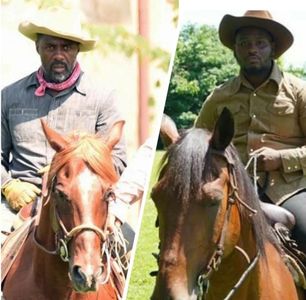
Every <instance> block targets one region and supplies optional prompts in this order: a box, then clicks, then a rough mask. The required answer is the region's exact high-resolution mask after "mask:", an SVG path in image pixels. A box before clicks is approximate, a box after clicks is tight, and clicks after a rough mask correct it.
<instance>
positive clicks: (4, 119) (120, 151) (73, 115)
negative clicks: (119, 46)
mask: <svg viewBox="0 0 306 300" xmlns="http://www.w3.org/2000/svg"><path fill="white" fill-rule="evenodd" d="M19 31H20V32H21V33H22V34H23V35H25V36H26V37H28V38H30V39H31V40H33V41H35V46H36V51H37V53H38V55H39V56H40V59H41V66H40V67H39V69H38V71H35V72H33V73H32V74H30V75H29V76H26V77H25V78H23V79H21V80H19V81H17V82H15V83H13V84H11V85H9V86H7V87H5V88H4V89H3V90H2V102H1V138H2V140H1V141H2V145H1V180H2V188H1V191H2V195H3V196H4V197H2V200H1V224H2V229H3V230H5V231H9V230H10V227H11V225H12V220H13V218H14V213H15V212H16V211H19V210H20V208H22V207H23V206H25V205H26V204H27V203H30V202H32V201H33V200H34V199H35V198H36V197H37V196H38V195H40V193H41V176H40V175H39V174H38V171H39V170H40V169H41V168H43V167H44V166H46V165H48V164H49V163H50V162H51V159H52V157H53V154H54V151H53V150H52V149H51V147H50V146H49V145H48V143H47V141H46V139H45V136H44V133H43V131H42V128H41V125H40V119H41V118H43V119H44V120H46V122H47V123H48V125H49V126H50V127H51V128H53V129H55V130H56V131H58V132H60V133H62V134H69V133H71V132H72V131H74V130H79V131H84V132H88V133H92V134H95V133H101V134H102V135H103V134H105V133H107V132H108V130H109V129H110V128H111V126H112V125H113V124H114V123H115V122H117V121H119V120H122V118H121V116H120V113H119V111H118V109H117V107H116V98H115V93H114V91H113V90H109V89H107V88H102V87H98V85H97V84H93V83H92V82H91V81H90V79H89V78H88V77H87V76H86V75H85V74H84V73H83V71H82V70H81V67H80V65H79V63H78V61H77V55H78V53H79V52H80V51H90V50H92V49H93V48H94V47H95V45H96V41H95V40H93V39H89V38H87V37H85V36H84V33H83V32H82V31H81V24H80V22H79V21H78V20H77V18H76V16H75V15H73V14H72V12H70V11H67V10H61V9H55V10H54V9H52V10H49V11H47V12H45V13H44V15H42V16H40V18H38V19H37V20H34V21H33V20H32V21H26V22H22V23H21V24H20V25H19ZM113 160H114V163H115V166H116V169H117V172H118V173H119V174H121V173H122V171H123V169H124V167H125V166H126V153H125V143H124V141H123V140H121V141H120V142H119V143H118V145H117V146H116V147H115V149H114V151H113Z"/></svg>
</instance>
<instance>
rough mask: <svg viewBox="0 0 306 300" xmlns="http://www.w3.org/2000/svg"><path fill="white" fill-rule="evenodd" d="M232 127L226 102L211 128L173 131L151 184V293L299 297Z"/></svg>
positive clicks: (189, 297)
mask: <svg viewBox="0 0 306 300" xmlns="http://www.w3.org/2000/svg"><path fill="white" fill-rule="evenodd" d="M165 132H166V130H165ZM233 134H234V122H233V118H232V116H231V114H230V112H229V111H228V110H227V109H225V110H224V111H223V112H222V114H221V116H220V118H219V120H218V122H217V124H216V126H215V129H214V132H213V133H210V132H208V131H206V130H204V129H200V128H193V129H190V130H187V131H186V132H184V134H183V135H182V137H179V136H178V133H177V134H173V133H172V140H174V141H176V142H175V143H174V144H172V145H170V147H169V148H168V150H167V153H166V156H165V158H164V160H163V162H164V166H163V168H162V169H161V172H160V177H159V181H158V183H157V184H156V185H155V187H154V188H153V190H152V199H153V201H154V203H155V205H156V208H157V211H158V221H159V238H160V255H159V270H158V274H157V278H156V284H155V288H154V292H153V295H152V297H151V299H154V300H159V299H163V300H170V299H171V300H179V299H184V300H193V299H206V300H209V299H211V300H219V299H237V300H255V299H266V300H271V299H288V300H289V299H290V300H294V299H298V298H297V292H296V288H295V284H294V281H293V279H292V276H291V274H290V272H289V270H288V268H287V267H286V265H285V263H284V260H283V257H282V252H281V249H280V246H279V245H278V242H277V241H276V239H275V237H274V236H273V234H272V232H271V230H270V227H269V225H268V224H267V221H266V219H265V217H264V215H263V212H262V211H261V209H260V205H259V200H258V198H257V196H256V194H255V191H254V188H253V186H252V183H251V181H250V179H249V177H248V174H247V173H246V171H245V170H244V166H243V165H242V163H241V162H240V161H239V159H238V154H237V152H236V150H235V149H234V147H233V146H232V144H231V140H232V138H233Z"/></svg>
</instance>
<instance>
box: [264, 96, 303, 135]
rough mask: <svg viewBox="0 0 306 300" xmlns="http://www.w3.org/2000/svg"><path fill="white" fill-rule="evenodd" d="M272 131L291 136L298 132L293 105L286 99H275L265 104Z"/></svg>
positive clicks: (296, 117)
mask: <svg viewBox="0 0 306 300" xmlns="http://www.w3.org/2000/svg"><path fill="white" fill-rule="evenodd" d="M266 108H267V112H268V114H269V122H270V130H271V132H272V133H274V134H277V135H280V136H284V137H293V136H296V134H298V133H299V132H300V129H299V126H298V116H297V113H296V108H295V105H294V104H293V103H292V102H291V101H289V100H288V99H277V100H276V101H274V102H273V103H270V104H268V105H267V107H266Z"/></svg>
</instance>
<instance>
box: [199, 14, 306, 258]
mask: <svg viewBox="0 0 306 300" xmlns="http://www.w3.org/2000/svg"><path fill="white" fill-rule="evenodd" d="M219 37H220V40H221V42H222V43H223V44H224V45H225V46H226V47H228V48H230V49H231V50H233V53H234V56H235V58H236V60H237V62H238V64H239V66H240V74H239V76H237V77H235V78H232V79H230V80H229V81H227V82H226V83H224V84H223V85H221V86H220V87H218V88H216V89H215V91H213V93H212V94H211V95H210V96H209V97H208V98H207V99H206V101H205V102H204V104H203V107H202V109H201V111H200V114H199V116H198V119H197V120H196V123H195V126H196V127H204V128H208V129H210V130H212V129H213V126H214V124H215V121H216V120H217V118H218V116H219V114H220V113H221V112H222V110H223V108H224V107H227V108H228V109H229V110H230V111H231V113H232V115H233V117H234V121H235V136H234V139H233V143H234V145H235V146H236V148H237V150H238V152H239V154H240V157H241V160H242V162H243V163H244V164H246V163H247V162H248V161H249V159H250V158H252V157H253V158H254V157H256V159H257V171H258V173H257V176H258V178H259V179H258V184H259V186H260V187H259V188H260V189H261V193H260V194H261V200H262V201H265V202H268V203H269V202H270V203H274V204H276V205H279V206H282V207H284V208H287V209H288V210H289V211H291V212H292V213H293V214H294V216H295V219H296V224H295V226H294V228H293V237H294V238H295V239H296V241H297V242H298V245H299V248H300V249H301V250H303V251H304V252H306V218H305V216H306V146H305V145H306V85H305V82H304V81H302V80H300V79H298V78H296V77H295V76H293V75H291V74H287V73H285V72H282V71H281V70H280V68H279V67H278V66H277V64H276V62H275V59H277V58H278V57H280V56H281V55H282V54H283V53H284V52H285V51H286V50H287V49H288V48H289V47H290V46H291V45H292V43H293V36H292V34H291V32H290V31H289V30H288V29H287V28H286V27H284V26H283V25H282V24H280V23H278V22H276V21H274V20H273V19H272V16H271V14H270V13H269V12H268V11H247V12H246V13H245V14H244V16H242V17H235V16H231V15H225V16H224V17H223V19H222V21H221V23H220V26H219Z"/></svg>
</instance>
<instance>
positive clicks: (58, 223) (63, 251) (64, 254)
mask: <svg viewBox="0 0 306 300" xmlns="http://www.w3.org/2000/svg"><path fill="white" fill-rule="evenodd" d="M55 183H56V177H54V178H53V179H52V180H51V189H50V190H49V191H50V192H49V193H48V195H47V198H48V199H47V202H48V201H49V200H50V196H51V192H52V191H54V187H55ZM113 200H115V194H114V192H113V190H112V187H109V188H108V189H107V191H106V192H105V194H104V199H103V201H106V202H107V204H108V203H109V202H110V201H113ZM50 220H51V224H52V229H53V231H54V234H55V245H56V247H55V249H54V250H49V249H47V248H46V247H45V246H44V245H42V244H41V243H40V242H39V241H38V240H37V238H36V229H37V227H35V229H34V234H33V240H34V242H35V244H36V245H37V246H38V247H39V248H40V249H42V250H43V251H44V252H46V253H48V254H51V255H59V256H60V258H61V259H62V260H63V261H64V262H69V259H70V255H69V249H68V243H69V242H70V240H71V239H72V238H73V237H74V236H76V235H77V234H78V233H80V232H81V231H93V232H95V233H96V234H97V235H98V236H99V238H100V240H101V245H103V246H102V256H103V255H104V252H105V250H106V247H105V246H104V244H105V242H106V240H107V233H106V229H105V228H104V229H100V228H99V227H98V226H96V225H94V224H91V223H85V224H80V225H77V226H75V227H73V228H72V229H71V230H69V231H68V230H67V228H66V226H65V225H64V223H63V221H62V219H61V218H60V216H59V213H58V211H57V209H56V205H55V204H54V203H53V202H52V203H51V210H50Z"/></svg>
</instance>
